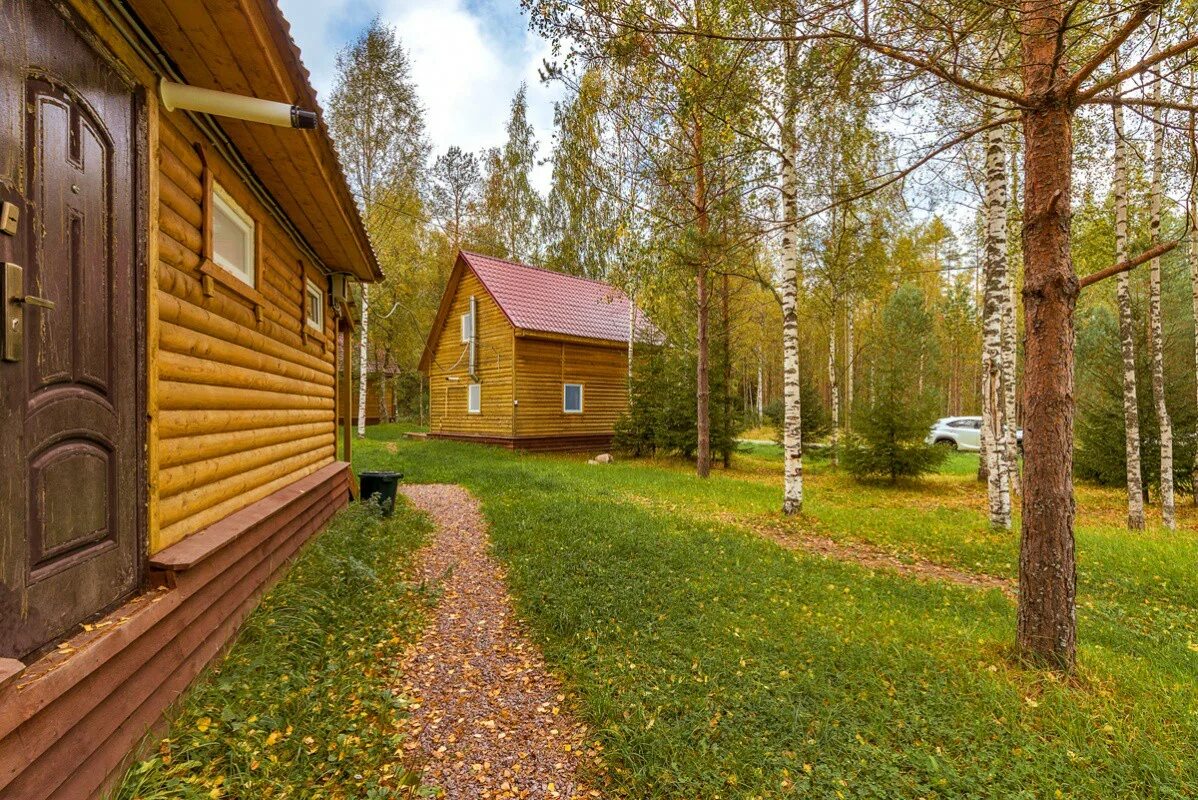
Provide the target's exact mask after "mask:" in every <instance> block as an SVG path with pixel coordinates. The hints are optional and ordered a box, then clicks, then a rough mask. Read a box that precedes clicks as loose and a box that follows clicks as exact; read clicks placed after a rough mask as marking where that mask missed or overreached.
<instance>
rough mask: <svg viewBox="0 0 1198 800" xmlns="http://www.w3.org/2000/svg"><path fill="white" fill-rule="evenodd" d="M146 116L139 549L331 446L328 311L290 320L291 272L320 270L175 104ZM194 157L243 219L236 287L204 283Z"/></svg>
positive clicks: (300, 309)
mask: <svg viewBox="0 0 1198 800" xmlns="http://www.w3.org/2000/svg"><path fill="white" fill-rule="evenodd" d="M158 119H159V126H158V131H157V132H158V174H157V180H158V197H159V203H158V209H157V210H158V218H159V227H158V236H157V240H158V241H157V245H158V248H157V249H158V257H157V263H156V278H157V286H156V295H155V300H156V305H157V311H158V316H157V320H156V323H157V324H156V326H155V327H156V332H157V338H156V340H155V341H154V342H153V343H152V347H153V349H154V350H155V357H154V358H153V359H152V366H151V370H152V372H153V374H152V375H151V376H150V380H151V381H152V384H153V385H155V386H156V401H157V406H158V410H157V419H156V420H154V426H153V433H154V435H156V436H157V441H155V442H152V443H151V450H152V451H156V461H157V463H156V465H154V466H156V468H157V470H156V472H152V474H151V475H150V487H151V493H152V497H151V508H153V509H155V511H156V513H155V514H154V515H153V517H152V519H151V520H150V548H149V549H150V552H151V553H154V552H157V551H159V550H161V549H162V548H164V547H167V546H169V545H171V544H173V543H175V542H178V541H179V540H180V539H183V538H184V537H186V536H189V535H191V534H193V533H195V532H197V531H199V530H202V529H203V528H205V527H207V526H209V525H212V524H213V523H215V522H218V521H219V520H220V519H222V518H223V517H226V516H228V515H229V514H232V513H234V512H236V511H238V510H240V509H241V508H244V507H245V506H247V505H249V504H250V503H253V502H255V501H256V500H259V499H261V498H263V497H266V496H267V495H269V494H271V493H272V492H274V491H276V490H278V489H280V488H282V487H284V486H286V485H288V484H289V483H292V482H293V481H296V480H298V479H300V478H303V477H304V476H306V475H309V474H311V473H313V472H315V471H316V470H318V469H320V468H321V467H323V466H325V465H326V464H329V463H330V462H332V460H333V458H334V447H335V433H334V427H333V425H334V422H333V412H334V408H333V396H334V352H333V348H332V347H331V343H332V342H333V337H334V331H333V327H332V326H333V319H332V314H331V313H330V312H329V309H327V308H326V313H325V325H324V331H323V333H321V334H317V333H316V332H315V331H309V330H308V329H307V327H306V323H305V319H304V313H305V312H304V301H305V297H304V285H305V283H304V281H305V277H307V278H311V279H313V280H314V281H316V282H317V283H318V285H320V286H322V287H323V286H325V285H327V282H326V279H325V278H324V277H323V276H321V275H320V273H319V271H317V270H316V269H315V267H314V266H313V265H311V264H310V263H307V261H306V260H305V259H304V258H303V256H302V254H301V252H300V251H299V249H298V247H297V246H296V245H295V243H294V242H293V241H292V240H291V239H290V237H289V236H287V235H286V233H285V232H284V231H283V230H282V229H281V228H280V227H279V225H278V224H277V223H276V222H275V221H274V219H273V218H272V217H271V216H270V214H269V213H268V211H267V209H265V208H264V207H263V206H262V205H261V203H259V202H258V200H257V199H256V198H255V196H254V195H253V193H252V192H250V191H249V190H248V188H247V187H245V186H244V185H243V184H242V182H241V181H240V180H239V178H238V177H237V175H236V174H235V173H234V172H233V170H232V168H231V167H229V165H227V164H224V163H223V162H222V161H221V160H220V158H219V157H218V156H217V154H215V153H213V152H211V151H207V152H206V158H205V159H202V158H201V157H200V155H199V153H198V152H197V150H196V149H195V143H197V142H202V141H203V137H202V136H201V135H200V132H199V131H197V130H195V129H194V128H192V127H191V125H190V122H189V120H187V118H186V117H184V116H183V115H181V114H177V113H175V114H172V113H169V112H167V111H166V110H165V109H161V108H160V109H159V113H158ZM205 160H206V162H207V165H208V168H209V169H210V170H211V172H212V177H213V179H214V180H215V181H216V182H217V183H219V184H220V185H221V186H222V187H224V188H225V190H226V191H228V192H229V194H230V195H232V197H233V199H234V200H236V201H237V203H238V204H239V205H241V207H242V208H243V209H245V210H246V211H247V212H248V213H249V214H250V215H251V216H252V217H253V218H254V221H255V224H256V227H257V230H258V236H257V240H258V252H257V253H256V261H257V280H256V284H255V286H254V287H253V289H252V290H250V291H245V290H239V289H238V288H237V287H236V285H235V284H233V285H227V284H226V283H223V282H221V281H213V282H212V284H211V287H210V288H209V290H208V291H205V286H204V275H203V273H202V272H201V266H202V265H203V264H204V245H203V241H204V231H203V218H204V212H203V208H204V205H203V204H204V203H205V202H206V201H205V180H204V165H205ZM248 288H249V287H247V289H248Z"/></svg>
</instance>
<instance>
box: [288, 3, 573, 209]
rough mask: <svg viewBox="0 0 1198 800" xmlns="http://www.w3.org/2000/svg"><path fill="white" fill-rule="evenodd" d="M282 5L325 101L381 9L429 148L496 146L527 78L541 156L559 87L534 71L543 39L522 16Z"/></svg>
mask: <svg viewBox="0 0 1198 800" xmlns="http://www.w3.org/2000/svg"><path fill="white" fill-rule="evenodd" d="M513 2H514V0H513ZM282 6H283V10H284V13H285V14H286V15H287V17H288V19H289V20H290V21H291V24H292V35H293V36H294V37H295V39H296V42H297V43H298V44H299V46H300V49H301V50H302V51H303V55H304V63H305V64H306V65H307V67H308V69H309V70H310V71H311V73H312V81H313V84H314V85H315V86H316V88H317V90H318V92H319V94H320V97H321V102H322V104H327V97H328V92H329V90H330V88H331V87H332V84H333V78H334V70H335V57H336V53H337V51H338V50H339V49H340V48H341V47H343V46H344V45H345V44H346V42H347V41H348V40H349V39H350V38H352V37H353V36H354V35H356V34H357V32H358V31H360V30H361V28H362V26H364V25H365V24H366V23H367V22H369V20H370V18H371V17H372V16H373V15H374V14H375V13H378V14H380V15H381V16H382V18H383V20H384V22H386V23H387V24H390V25H393V26H395V29H396V32H397V33H398V34H399V38H400V40H401V41H402V42H403V45H404V47H405V48H407V50H408V52H409V54H410V56H411V59H412V77H413V79H414V80H415V82H416V85H417V87H418V90H419V92H420V97H421V100H422V102H423V103H424V107H425V109H426V116H425V121H426V125H427V128H428V136H429V140H430V141H431V142H432V145H433V152H434V154H436V153H441V152H444V151H445V149H446V148H448V147H449V146H450V145H458V146H459V147H462V148H464V149H467V150H472V151H478V150H481V149H482V148H484V147H496V146H501V145H502V144H503V142H504V140H505V139H506V133H505V131H504V126H505V125H506V123H507V117H508V113H509V107H510V104H511V100H512V96H513V95H514V94H515V93H516V90H517V89H518V88H519V86H520V83H521V82H522V81H523V82H525V83H527V84H528V112H529V120H530V122H531V123H532V125H533V128H534V130H535V131H536V133H537V139H538V142H539V144H540V149H539V156H540V157H541V158H545V157H546V156H548V154H549V148H550V144H551V141H552V140H551V136H552V133H553V102H554V100H557V99H560V97H561V95H562V90H561V88H560V87H559V86H556V85H550V86H545V85H543V84H541V82H540V80H539V78H538V75H537V70H538V68H539V67H540V66H541V61H542V59H543V58H544V57H545V56H546V55H548V53H549V44H548V43H547V42H545V41H544V40H542V39H541V38H540V37H538V36H537V35H536V34H534V33H532V32H530V31H528V30H527V25H526V22H525V20H524V18H523V17H522V16H521V15H519V14H517V13H512V12H503V11H497V10H496V7H487V8H483V7H479V8H471V7H468V6H467V5H466V3H465V1H464V0H384V1H383V2H382V3H381V4H377V3H370V4H366V3H363V2H353V1H352V0H342V1H341V2H329V3H322V4H320V5H319V6H316V4H314V3H310V2H304V0H283V2H282ZM314 6H316V7H314ZM347 20H349V21H351V23H350V24H347ZM353 23H356V24H353ZM533 178H534V182H535V184H536V185H537V187H538V188H539V189H541V190H542V191H545V190H547V189H548V185H549V178H550V168H549V166H548V165H544V166H540V167H538V168H537V169H536V170H535V172H534V175H533Z"/></svg>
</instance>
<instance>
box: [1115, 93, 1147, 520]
mask: <svg viewBox="0 0 1198 800" xmlns="http://www.w3.org/2000/svg"><path fill="white" fill-rule="evenodd" d="M1114 119H1115V182H1114V186H1113V189H1114V194H1115V263H1116V264H1118V263H1120V262H1122V261H1125V260H1126V259H1127V141H1126V140H1125V139H1124V138H1123V108H1122V107H1121V106H1115V108H1114ZM1115 280H1116V287H1115V296H1116V301H1117V303H1118V306H1119V348H1120V351H1121V353H1122V357H1123V433H1124V454H1125V460H1126V464H1127V527H1128V529H1129V530H1133V531H1141V530H1144V487H1143V485H1142V483H1141V480H1142V478H1141V471H1140V412H1139V408H1140V405H1139V400H1138V397H1137V389H1136V327H1135V321H1134V320H1133V318H1132V310H1131V279H1130V277H1129V276H1128V274H1127V273H1126V272H1120V273H1119V275H1118V276H1117V277H1116V279H1115Z"/></svg>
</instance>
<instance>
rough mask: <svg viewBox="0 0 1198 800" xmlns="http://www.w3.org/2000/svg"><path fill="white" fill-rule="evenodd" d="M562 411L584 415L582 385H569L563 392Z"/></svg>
mask: <svg viewBox="0 0 1198 800" xmlns="http://www.w3.org/2000/svg"><path fill="white" fill-rule="evenodd" d="M562 411H564V412H566V413H567V414H581V413H582V384H581V383H567V384H566V385H565V387H564V388H563V390H562Z"/></svg>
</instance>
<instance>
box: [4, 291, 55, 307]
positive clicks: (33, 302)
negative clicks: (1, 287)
mask: <svg viewBox="0 0 1198 800" xmlns="http://www.w3.org/2000/svg"><path fill="white" fill-rule="evenodd" d="M12 301H13V302H14V303H19V304H21V305H26V306H37V307H38V308H44V309H47V310H49V311H53V310H54V301H53V300H47V299H46V298H44V297H34V296H33V295H31V294H27V295H25V296H24V297H14V298H13V300H12Z"/></svg>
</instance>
